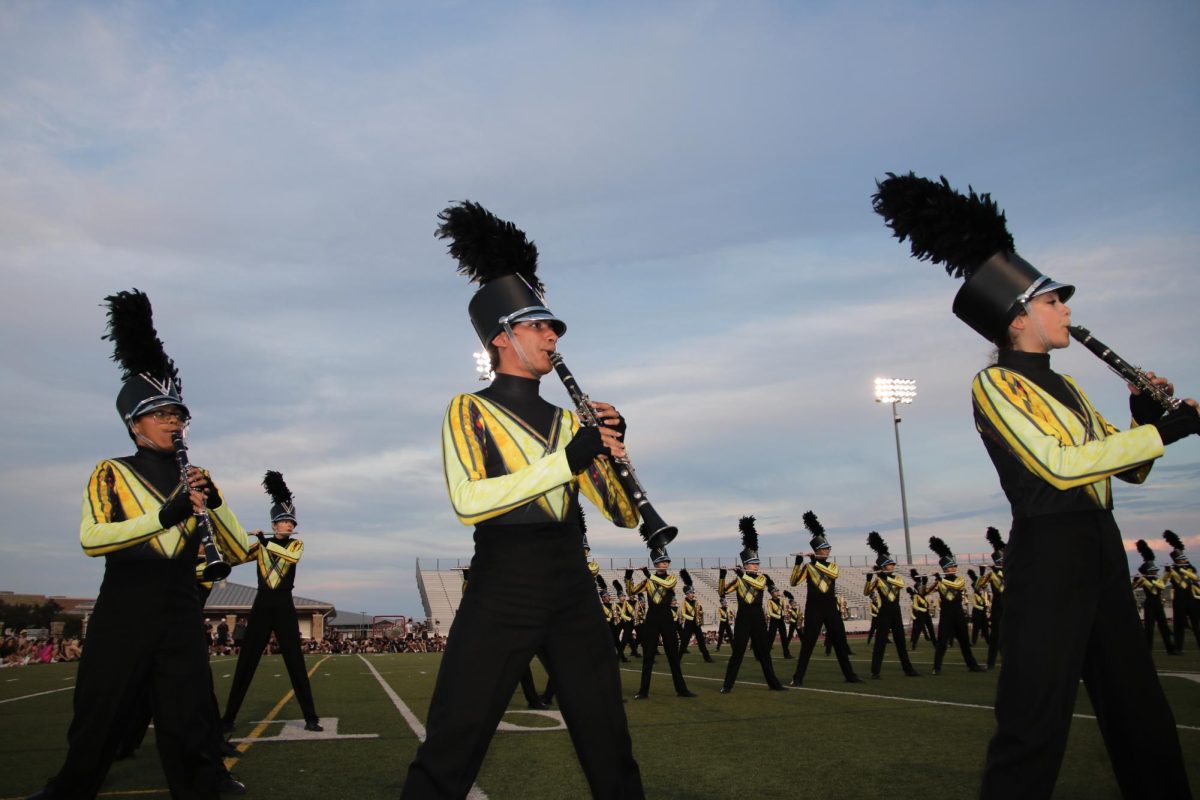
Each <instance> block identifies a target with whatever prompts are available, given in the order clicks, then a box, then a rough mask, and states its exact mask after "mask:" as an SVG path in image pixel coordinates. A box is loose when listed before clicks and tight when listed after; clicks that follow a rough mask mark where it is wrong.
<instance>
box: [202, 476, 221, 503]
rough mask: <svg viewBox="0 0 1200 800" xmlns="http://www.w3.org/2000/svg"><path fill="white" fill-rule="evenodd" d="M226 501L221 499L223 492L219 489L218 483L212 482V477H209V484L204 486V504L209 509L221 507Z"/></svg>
mask: <svg viewBox="0 0 1200 800" xmlns="http://www.w3.org/2000/svg"><path fill="white" fill-rule="evenodd" d="M223 502H225V501H224V500H222V499H221V493H220V492H218V491H217V485H216V484H215V483H213V482H212V478H209V479H208V486H205V487H204V505H205V506H207V507H208V508H209V509H213V508H220V507H221V504H222V503H223Z"/></svg>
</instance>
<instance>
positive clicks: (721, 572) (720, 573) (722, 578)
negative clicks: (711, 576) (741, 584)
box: [717, 567, 729, 580]
mask: <svg viewBox="0 0 1200 800" xmlns="http://www.w3.org/2000/svg"><path fill="white" fill-rule="evenodd" d="M717 574H718V575H720V576H721V580H725V576H726V575H728V574H729V571H728V570H726V569H725V568H724V567H721V571H720V572H718V573H717Z"/></svg>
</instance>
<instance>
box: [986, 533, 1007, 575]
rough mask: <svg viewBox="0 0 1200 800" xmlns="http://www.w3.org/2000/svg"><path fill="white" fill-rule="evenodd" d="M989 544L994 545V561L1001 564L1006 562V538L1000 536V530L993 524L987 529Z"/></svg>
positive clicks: (998, 564)
mask: <svg viewBox="0 0 1200 800" xmlns="http://www.w3.org/2000/svg"><path fill="white" fill-rule="evenodd" d="M987 540H988V544H990V545H991V546H992V563H993V564H995V565H996V566H1000V565H1001V564H1003V563H1004V548H1005V546H1006V545H1005V544H1004V539H1003V537H1001V536H1000V531H999V530H997V529H996V528H993V527H991V526H989V527H988V529H987Z"/></svg>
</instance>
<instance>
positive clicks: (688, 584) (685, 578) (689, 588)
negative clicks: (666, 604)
mask: <svg viewBox="0 0 1200 800" xmlns="http://www.w3.org/2000/svg"><path fill="white" fill-rule="evenodd" d="M679 580H680V581H682V582H683V593H684V594H693V593H695V591H696V588H695V585H694V584H693V582H692V573H690V572H688V571H687V570H686V569H681V570H679Z"/></svg>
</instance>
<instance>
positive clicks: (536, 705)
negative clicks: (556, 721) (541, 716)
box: [529, 700, 550, 711]
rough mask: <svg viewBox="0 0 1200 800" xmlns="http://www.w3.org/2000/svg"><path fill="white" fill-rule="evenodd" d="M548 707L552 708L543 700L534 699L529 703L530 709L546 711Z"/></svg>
mask: <svg viewBox="0 0 1200 800" xmlns="http://www.w3.org/2000/svg"><path fill="white" fill-rule="evenodd" d="M548 708H550V706H548V705H546V703H545V702H544V701H542V700H534V701H533V702H532V703H530V704H529V710H530V711H545V710H546V709H548Z"/></svg>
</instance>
